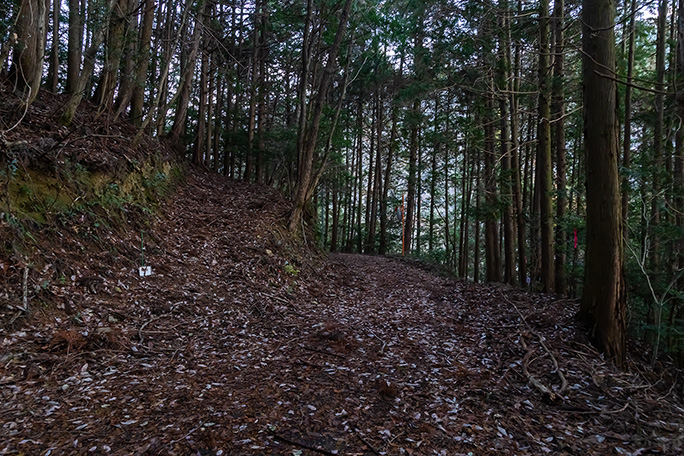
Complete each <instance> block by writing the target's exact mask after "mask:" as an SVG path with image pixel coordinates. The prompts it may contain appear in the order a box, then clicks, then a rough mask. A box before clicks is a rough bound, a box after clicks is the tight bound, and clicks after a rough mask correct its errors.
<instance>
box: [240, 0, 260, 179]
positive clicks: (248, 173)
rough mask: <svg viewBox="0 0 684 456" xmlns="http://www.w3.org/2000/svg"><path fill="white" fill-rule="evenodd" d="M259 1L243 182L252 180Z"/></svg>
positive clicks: (255, 27) (254, 37) (255, 19)
mask: <svg viewBox="0 0 684 456" xmlns="http://www.w3.org/2000/svg"><path fill="white" fill-rule="evenodd" d="M260 8H261V1H260V0H256V2H255V4H254V30H253V34H252V59H251V64H250V70H249V71H250V86H249V116H248V119H247V120H248V121H247V156H246V157H245V176H244V179H245V181H247V182H249V181H250V180H252V171H253V170H252V168H253V167H254V131H255V128H256V105H257V83H258V81H259V74H258V72H259V23H260V22H261V20H260V18H259V15H260V11H259V10H260Z"/></svg>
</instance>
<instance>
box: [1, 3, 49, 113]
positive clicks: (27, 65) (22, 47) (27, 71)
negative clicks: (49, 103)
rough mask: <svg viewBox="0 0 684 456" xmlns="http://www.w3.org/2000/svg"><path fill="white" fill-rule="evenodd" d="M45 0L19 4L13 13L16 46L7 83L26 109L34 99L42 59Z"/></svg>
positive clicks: (38, 85)
mask: <svg viewBox="0 0 684 456" xmlns="http://www.w3.org/2000/svg"><path fill="white" fill-rule="evenodd" d="M47 6H48V5H47V0H21V2H20V3H19V11H18V13H17V18H16V23H15V31H16V36H17V38H16V44H15V45H14V51H13V54H12V67H11V68H10V80H11V81H12V84H13V85H14V88H15V91H14V93H15V94H16V95H17V96H19V97H21V98H22V104H23V106H24V107H27V106H29V105H31V103H33V101H34V100H35V99H36V97H37V96H38V90H39V89H40V82H41V77H42V73H43V58H44V56H45V30H46V27H45V19H46V15H47Z"/></svg>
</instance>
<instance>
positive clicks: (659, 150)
mask: <svg viewBox="0 0 684 456" xmlns="http://www.w3.org/2000/svg"><path fill="white" fill-rule="evenodd" d="M666 28H667V0H660V6H659V7H658V37H657V41H656V89H657V90H658V91H659V92H658V93H656V95H655V115H656V119H655V125H654V129H653V141H654V143H653V185H652V187H653V198H652V200H651V225H650V226H651V231H650V233H649V235H650V237H651V248H650V253H651V256H650V258H649V269H650V272H651V273H652V274H655V275H656V276H657V275H658V271H659V268H660V235H659V234H658V227H659V225H660V204H661V196H660V190H661V182H660V181H661V179H660V173H662V167H663V158H664V157H663V145H664V142H665V139H664V123H665V121H664V104H665V96H664V95H663V92H664V91H665V59H666V56H665V46H666V42H665V40H666V36H667V33H666Z"/></svg>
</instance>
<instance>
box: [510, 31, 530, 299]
mask: <svg viewBox="0 0 684 456" xmlns="http://www.w3.org/2000/svg"><path fill="white" fill-rule="evenodd" d="M506 29H507V30H506V32H507V35H508V42H509V43H510V42H511V26H510V20H509V21H508V22H507V27H506ZM506 52H507V54H508V58H507V59H508V61H509V62H511V46H510V45H509V46H507V51H506ZM508 87H509V90H510V105H511V171H512V173H513V176H512V179H513V189H512V192H513V202H514V206H515V219H516V228H517V230H516V232H517V235H518V277H519V281H520V285H522V286H525V283H526V280H527V250H526V249H527V242H526V238H525V232H526V225H525V212H524V210H523V189H522V181H521V177H520V167H521V165H520V141H519V136H518V135H519V134H520V131H519V128H518V119H519V112H518V96H517V92H519V91H520V45H519V44H518V43H516V44H515V61H514V62H513V77H512V78H509V84H508Z"/></svg>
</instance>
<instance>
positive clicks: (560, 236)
mask: <svg viewBox="0 0 684 456" xmlns="http://www.w3.org/2000/svg"><path fill="white" fill-rule="evenodd" d="M564 9H565V3H564V0H554V4H553V32H554V37H555V38H554V39H555V47H554V65H553V84H552V90H553V95H552V105H553V106H552V111H553V117H554V119H555V122H554V124H553V130H554V149H555V151H556V191H557V197H556V233H555V234H556V249H555V251H556V259H555V286H556V289H555V291H556V293H558V294H559V295H565V294H566V293H567V279H566V277H565V261H566V249H567V240H566V237H565V230H566V227H565V209H566V207H567V195H566V185H567V179H566V172H567V170H566V165H565V124H564V115H565V94H564V90H563V84H564V76H563V71H564V57H563V54H564V52H565V42H564V40H565V38H564V36H563V25H564V22H565V21H564Z"/></svg>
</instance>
